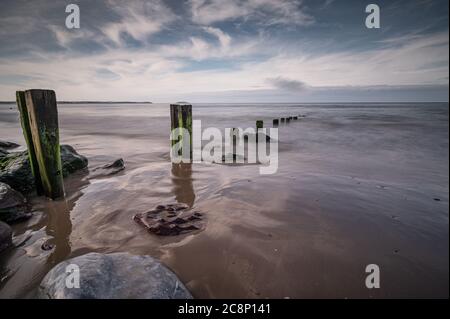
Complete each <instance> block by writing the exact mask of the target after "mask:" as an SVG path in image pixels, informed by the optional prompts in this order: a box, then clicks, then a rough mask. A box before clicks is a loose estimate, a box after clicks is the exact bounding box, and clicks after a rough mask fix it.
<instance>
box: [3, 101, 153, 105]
mask: <svg viewBox="0 0 450 319" xmlns="http://www.w3.org/2000/svg"><path fill="white" fill-rule="evenodd" d="M11 103H16V101H0V104H11ZM58 104H153V102H130V101H58Z"/></svg>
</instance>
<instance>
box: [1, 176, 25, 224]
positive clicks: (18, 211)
mask: <svg viewBox="0 0 450 319" xmlns="http://www.w3.org/2000/svg"><path fill="white" fill-rule="evenodd" d="M30 217H31V213H30V212H29V206H28V204H27V200H26V199H25V197H23V195H22V194H20V193H19V192H17V191H15V190H14V189H12V188H11V187H9V185H7V184H4V183H1V182H0V220H1V221H4V222H6V223H9V224H10V223H13V222H18V221H21V220H25V219H28V218H30Z"/></svg>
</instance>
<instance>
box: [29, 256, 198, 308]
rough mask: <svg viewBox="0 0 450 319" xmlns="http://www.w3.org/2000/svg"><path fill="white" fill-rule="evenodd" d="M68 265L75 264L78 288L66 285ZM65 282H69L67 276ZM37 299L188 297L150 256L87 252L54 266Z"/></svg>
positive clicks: (166, 271) (43, 282)
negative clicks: (77, 270)
mask: <svg viewBox="0 0 450 319" xmlns="http://www.w3.org/2000/svg"><path fill="white" fill-rule="evenodd" d="M70 264H73V265H76V266H78V267H79V270H80V271H79V275H80V280H79V284H80V286H79V288H67V287H66V278H67V276H68V275H70V274H71V272H66V267H67V266H68V265H70ZM67 280H68V282H73V281H72V280H71V278H67ZM38 296H39V298H41V299H191V298H192V295H191V294H190V293H189V291H188V290H187V289H186V288H185V286H184V285H183V284H182V283H181V282H180V280H179V279H178V278H177V276H176V275H175V274H174V273H173V272H171V271H170V270H169V269H168V268H166V267H165V266H164V265H163V264H161V263H160V262H159V261H157V260H155V259H153V258H152V257H150V256H134V255H130V254H128V253H114V254H99V253H89V254H86V255H83V256H79V257H75V258H72V259H70V260H66V261H64V262H61V263H59V264H58V265H56V266H55V267H54V268H53V269H52V270H50V272H49V273H48V274H47V275H46V276H45V277H44V279H43V280H42V282H41V284H40V286H39V290H38Z"/></svg>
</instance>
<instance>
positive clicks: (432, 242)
mask: <svg viewBox="0 0 450 319" xmlns="http://www.w3.org/2000/svg"><path fill="white" fill-rule="evenodd" d="M58 110H59V119H60V135H61V142H62V143H63V144H70V145H72V146H74V147H75V148H76V150H77V151H78V152H79V153H80V154H82V155H84V156H86V157H88V159H89V169H88V170H85V171H80V172H78V173H76V174H74V175H72V176H70V177H69V178H67V179H65V188H66V199H65V200H63V201H56V202H52V201H48V200H46V199H44V198H36V197H33V198H30V201H31V203H32V204H33V212H34V216H33V218H32V219H30V220H28V221H27V222H24V223H21V224H17V225H14V236H15V239H16V240H17V241H20V240H25V239H26V240H25V243H24V244H23V245H22V246H21V247H19V248H17V249H14V250H10V251H8V252H6V253H4V254H2V255H0V274H1V275H0V278H1V279H0V280H1V281H0V297H1V298H14V297H20V298H29V297H34V296H35V295H36V289H37V287H38V285H39V282H40V280H41V279H42V278H43V276H44V275H45V274H46V273H47V271H48V270H49V269H51V267H52V266H54V265H55V264H56V263H58V262H60V261H62V260H65V259H68V258H70V257H73V256H77V255H81V254H84V253H87V252H91V251H96V252H103V253H109V252H130V253H132V254H147V255H151V256H153V257H156V258H158V259H160V260H161V261H163V262H164V263H165V264H166V265H167V266H168V267H169V268H171V269H172V270H173V271H174V272H175V273H176V274H177V275H178V276H179V278H180V279H181V280H182V281H183V282H184V283H185V284H186V286H187V287H188V289H190V290H191V292H192V293H193V295H194V296H195V297H202V298H265V297H272V298H285V297H289V298H315V297H322V298H366V297H371V298H382V297H383V298H393V297H445V298H447V297H448V269H449V265H448V260H449V235H448V230H449V223H448V222H449V218H448V217H449V209H448V207H449V206H448V205H449V204H448V199H449V165H448V160H449V121H448V120H449V118H448V114H449V106H448V103H430V104H423V103H422V104H412V103H409V104H407V103H405V104H356V103H355V104H336V105H334V104H312V105H306V104H279V105H274V104H270V105H269V104H262V105H261V104H255V105H251V104H244V105H237V104H233V105H230V104H223V105H221V104H214V105H207V104H200V105H194V106H193V117H194V119H197V120H202V126H203V128H206V127H209V126H211V127H218V128H220V129H224V128H226V127H230V128H231V127H243V128H246V127H255V121H256V120H264V122H265V124H266V126H268V127H270V126H271V124H272V119H273V118H279V117H286V116H290V115H298V114H304V115H306V117H305V118H303V119H301V120H299V121H293V122H291V123H290V124H286V125H280V127H279V169H278V171H277V173H276V174H273V175H260V174H259V169H258V165H241V166H226V165H217V164H200V163H199V164H193V165H192V166H191V167H189V169H188V170H184V171H182V172H180V171H178V170H176V169H175V168H173V167H172V165H171V163H170V160H169V156H168V154H169V145H170V142H169V132H170V122H169V105H168V104H142V105H140V104H123V105H122V104H109V105H108V104H70V105H69V104H61V105H59V108H58ZM21 134H22V133H21V129H20V124H19V121H18V112H17V110H16V107H15V105H0V139H1V140H7V141H12V142H16V143H19V144H21V145H24V144H25V143H24V140H23V137H22V135H21ZM22 148H23V146H22ZM117 158H123V159H124V161H125V165H126V169H125V170H124V171H122V172H120V173H118V174H116V175H112V176H97V175H96V174H94V172H93V170H94V169H95V168H96V167H98V166H101V165H104V164H106V163H109V162H111V161H113V160H115V159H117ZM174 202H181V203H185V204H188V205H189V206H192V207H194V208H195V209H196V210H198V211H200V212H202V213H203V214H204V216H205V222H206V226H205V229H204V230H202V231H200V232H196V233H190V234H187V235H182V236H175V237H158V236H155V235H153V234H150V233H148V232H146V231H145V230H144V229H143V228H141V227H140V226H139V225H137V224H136V223H135V222H134V221H133V220H132V217H133V215H134V214H136V213H139V212H145V211H148V210H151V209H153V208H154V207H155V206H157V205H159V204H166V203H174ZM46 240H49V241H50V242H51V243H53V244H55V247H54V248H53V249H52V250H50V251H43V250H42V249H41V248H40V247H41V245H42V243H43V242H44V241H46ZM369 264H377V265H378V266H379V267H380V275H381V288H380V289H367V288H366V286H365V278H366V276H367V275H368V274H367V273H366V272H365V268H366V266H367V265H369Z"/></svg>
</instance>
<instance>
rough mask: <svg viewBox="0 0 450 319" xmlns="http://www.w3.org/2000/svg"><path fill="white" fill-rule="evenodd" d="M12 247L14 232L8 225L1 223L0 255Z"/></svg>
mask: <svg viewBox="0 0 450 319" xmlns="http://www.w3.org/2000/svg"><path fill="white" fill-rule="evenodd" d="M11 245H12V230H11V227H9V226H8V224H5V223H4V222H1V221H0V253H1V252H2V251H4V250H5V249H6V248H8V247H9V246H11Z"/></svg>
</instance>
